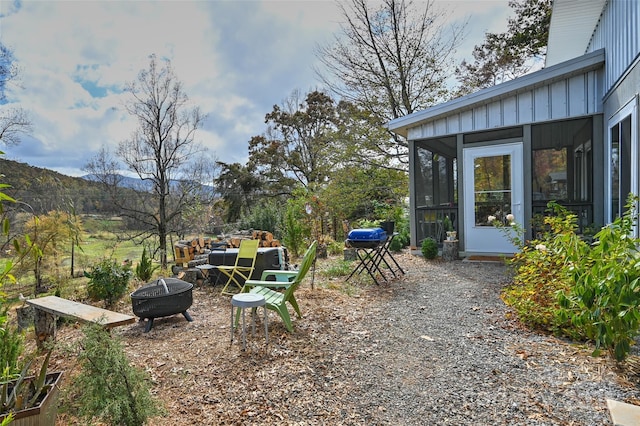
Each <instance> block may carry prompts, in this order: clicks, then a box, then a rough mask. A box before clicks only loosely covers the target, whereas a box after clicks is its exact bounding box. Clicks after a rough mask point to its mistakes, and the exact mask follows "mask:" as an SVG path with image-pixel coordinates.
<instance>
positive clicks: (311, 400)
mask: <svg viewBox="0 0 640 426" xmlns="http://www.w3.org/2000/svg"><path fill="white" fill-rule="evenodd" d="M397 258H398V260H399V262H400V264H401V265H402V267H403V268H404V269H405V270H406V271H407V274H406V275H405V276H404V277H402V278H400V279H398V280H395V281H391V282H389V283H385V284H382V285H380V286H375V285H372V284H370V283H368V282H367V281H365V280H362V281H356V282H353V283H352V282H351V281H350V282H349V283H344V277H340V278H334V279H328V278H326V276H324V275H323V274H322V273H321V271H322V270H323V269H324V270H326V269H327V268H329V267H330V265H332V264H335V261H336V259H330V260H328V261H322V262H320V263H319V266H318V272H317V273H316V274H315V282H314V289H312V288H311V285H310V281H309V280H308V279H307V280H306V281H305V283H304V285H303V287H302V288H301V289H299V291H298V293H297V298H298V301H299V303H300V308H301V310H302V312H303V318H302V319H297V318H295V319H294V326H295V330H294V332H293V333H288V332H286V330H285V328H284V326H283V324H282V321H281V320H280V318H279V317H277V316H276V315H274V314H273V313H272V312H270V316H269V339H270V340H269V345H268V346H266V345H265V339H264V334H263V333H264V331H263V329H262V328H261V326H262V323H261V321H258V328H257V330H256V335H255V336H254V337H251V336H250V335H249V338H248V348H247V351H246V352H243V351H242V345H241V343H240V342H239V340H236V341H235V342H234V344H233V345H232V346H230V344H229V342H230V329H229V322H230V303H229V297H228V296H222V295H220V294H219V290H220V288H219V287H215V288H211V287H208V286H205V287H202V288H196V289H195V290H194V304H193V306H192V308H191V309H189V312H190V314H191V316H192V317H193V319H194V321H193V322H191V323H189V322H187V321H186V320H185V319H184V317H183V316H182V315H175V316H173V317H168V318H165V319H158V320H156V322H155V325H154V327H153V328H152V329H151V331H150V332H149V333H146V334H145V333H144V326H143V324H141V323H136V324H133V325H128V326H124V327H120V328H117V329H115V330H114V333H115V334H116V335H118V336H119V337H120V338H121V339H123V341H124V344H125V351H126V353H127V355H128V357H129V359H130V361H131V362H132V363H133V364H135V365H136V366H139V367H142V368H144V369H145V370H146V371H147V372H148V373H149V375H150V377H151V379H152V381H153V386H152V390H153V393H154V395H155V396H156V397H157V398H158V399H159V400H160V401H162V404H163V405H164V407H165V408H166V410H167V414H166V416H165V417H159V418H155V419H152V421H151V422H150V424H153V425H194V424H204V425H218V424H228V425H231V424H234V425H237V424H256V425H257V424H275V423H277V424H308V425H316V424H317V425H321V424H349V425H358V424H367V425H377V424H402V425H404V424H407V425H408V424H445V423H450V424H492V425H493V424H510V425H512V424H558V425H560V424H563V425H564V424H573V425H590V424H608V422H609V421H610V420H609V417H608V412H607V410H606V402H605V401H606V398H612V399H617V400H621V401H626V402H632V403H633V402H635V401H638V400H639V396H640V393H639V392H638V388H637V378H636V377H635V376H633V375H630V373H629V372H628V371H625V370H620V369H618V368H617V367H616V366H615V364H614V363H613V362H612V361H611V360H609V359H608V358H606V357H599V358H593V357H591V356H590V352H591V351H590V348H589V347H588V346H586V345H576V344H573V343H571V342H567V341H563V340H560V339H556V338H554V337H551V336H545V335H540V334H536V333H532V332H531V331H529V330H527V329H525V328H523V327H521V326H520V325H519V324H518V323H517V321H516V320H514V319H513V318H512V316H511V315H510V313H509V311H508V310H507V308H506V307H505V305H504V304H503V303H502V301H501V300H500V298H499V293H500V290H501V288H502V287H503V286H504V284H505V283H506V282H507V281H508V277H507V276H506V271H505V268H504V266H503V265H501V264H496V263H470V262H462V261H456V262H437V261H425V260H424V259H423V258H421V257H417V256H411V255H409V254H408V253H403V254H401V255H399V256H398V257H397ZM116 310H118V311H121V312H126V313H131V305H130V302H129V301H127V300H123V301H122V302H121V303H120V304H119V305H118V307H117V308H116ZM80 334H81V333H80V331H79V328H78V327H74V326H73V325H71V324H65V325H64V326H63V327H61V328H60V329H59V330H58V341H59V342H61V343H69V342H72V341H73V340H75V339H77V338H79V336H80ZM236 336H237V337H239V334H237V335H236ZM32 340H33V339H29V343H30V344H33V343H32ZM54 354H55V359H54V360H53V365H52V366H51V370H65V371H66V372H67V376H66V378H65V381H64V383H63V388H64V386H65V385H67V384H68V381H69V377H70V376H71V375H72V374H73V371H74V368H75V360H74V359H71V358H70V357H69V356H65V354H64V351H61V350H57V351H55V352H54ZM57 424H59V425H68V424H80V422H78V421H76V419H73V418H70V417H69V416H68V415H67V414H65V413H61V414H60V415H59V418H58V422H57Z"/></svg>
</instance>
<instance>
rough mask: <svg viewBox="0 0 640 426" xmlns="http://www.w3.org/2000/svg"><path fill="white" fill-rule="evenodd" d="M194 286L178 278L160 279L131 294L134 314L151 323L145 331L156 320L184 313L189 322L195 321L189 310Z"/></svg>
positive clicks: (146, 329) (147, 329)
mask: <svg viewBox="0 0 640 426" xmlns="http://www.w3.org/2000/svg"><path fill="white" fill-rule="evenodd" d="M192 289H193V284H191V283H188V282H186V281H182V280H179V279H177V278H160V279H158V280H156V281H152V282H150V283H148V284H146V285H145V286H144V287H140V288H139V289H137V290H136V291H134V292H133V293H131V303H132V305H133V313H134V314H135V315H136V316H137V317H139V318H140V321H143V320H144V319H145V318H146V319H148V320H149V321H148V322H147V326H146V328H145V330H144V332H145V333H147V332H148V331H149V330H151V327H153V320H154V318H160V317H167V316H171V315H175V314H178V313H182V315H184V317H185V318H186V319H187V321H193V319H192V318H191V316H190V315H189V313H188V312H187V309H189V308H190V307H191V304H192V303H193V295H192V293H191V291H192Z"/></svg>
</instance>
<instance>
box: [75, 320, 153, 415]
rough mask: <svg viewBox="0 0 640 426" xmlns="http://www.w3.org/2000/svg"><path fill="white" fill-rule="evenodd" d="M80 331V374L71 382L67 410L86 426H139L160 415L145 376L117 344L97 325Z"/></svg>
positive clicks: (118, 341)
mask: <svg viewBox="0 0 640 426" xmlns="http://www.w3.org/2000/svg"><path fill="white" fill-rule="evenodd" d="M82 331H83V334H84V336H83V338H82V340H81V341H80V343H79V351H78V353H77V356H78V360H79V362H80V373H79V374H78V375H77V376H75V377H74V378H73V384H72V386H70V388H69V393H70V394H69V398H68V400H69V401H68V404H66V408H67V409H68V410H70V411H72V412H74V413H77V415H78V416H80V417H82V418H84V419H85V420H86V421H87V423H92V422H94V421H96V420H101V421H103V422H106V423H107V424H110V425H126V426H142V425H144V424H145V423H146V422H147V420H148V419H149V418H150V417H152V416H155V415H158V414H161V411H162V409H161V408H160V407H159V406H158V403H157V402H156V401H155V400H154V399H153V398H152V396H151V394H150V392H149V388H150V384H149V377H148V375H147V374H146V373H145V372H144V370H142V369H140V368H136V367H134V366H132V365H131V364H130V363H129V361H128V359H127V357H126V355H125V353H124V349H123V347H122V343H121V342H120V340H119V339H118V338H117V337H116V336H114V335H111V334H109V332H108V331H106V330H104V329H103V328H102V327H100V326H99V325H97V324H87V325H85V326H83V328H82Z"/></svg>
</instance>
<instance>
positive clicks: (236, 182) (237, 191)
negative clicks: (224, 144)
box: [215, 162, 262, 222]
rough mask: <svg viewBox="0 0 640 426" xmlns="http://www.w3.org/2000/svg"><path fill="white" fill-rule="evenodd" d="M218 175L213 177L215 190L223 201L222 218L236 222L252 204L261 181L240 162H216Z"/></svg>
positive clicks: (260, 186)
mask: <svg viewBox="0 0 640 426" xmlns="http://www.w3.org/2000/svg"><path fill="white" fill-rule="evenodd" d="M218 164H219V166H220V169H221V172H220V175H218V177H217V178H216V179H215V185H216V189H217V191H218V192H219V193H220V196H221V197H222V200H223V203H224V209H223V210H224V219H225V221H226V222H236V221H237V220H238V219H240V217H242V216H243V215H244V214H245V213H247V212H248V211H249V210H250V208H251V206H253V205H254V202H255V200H256V197H257V194H258V193H259V192H260V191H261V188H262V181H261V179H260V177H259V176H257V175H255V174H254V173H252V171H251V169H250V168H249V167H248V166H243V165H242V164H240V163H233V164H225V163H222V162H220V163H218Z"/></svg>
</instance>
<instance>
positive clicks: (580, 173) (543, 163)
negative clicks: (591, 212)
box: [531, 118, 593, 206]
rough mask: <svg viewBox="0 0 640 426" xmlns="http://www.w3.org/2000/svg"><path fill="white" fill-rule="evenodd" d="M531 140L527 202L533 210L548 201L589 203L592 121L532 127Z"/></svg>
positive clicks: (554, 123) (570, 121)
mask: <svg viewBox="0 0 640 426" xmlns="http://www.w3.org/2000/svg"><path fill="white" fill-rule="evenodd" d="M531 136H532V140H531V145H532V152H531V163H532V164H531V175H532V180H533V182H532V188H531V190H532V194H531V199H532V201H533V204H534V206H535V205H538V206H546V204H547V203H548V202H549V201H558V202H561V203H565V204H569V203H585V202H591V200H592V192H593V174H592V172H591V170H592V167H593V156H592V154H591V140H592V120H591V119H590V118H588V119H579V120H568V121H559V122H553V123H544V124H538V125H534V126H532V127H531Z"/></svg>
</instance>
